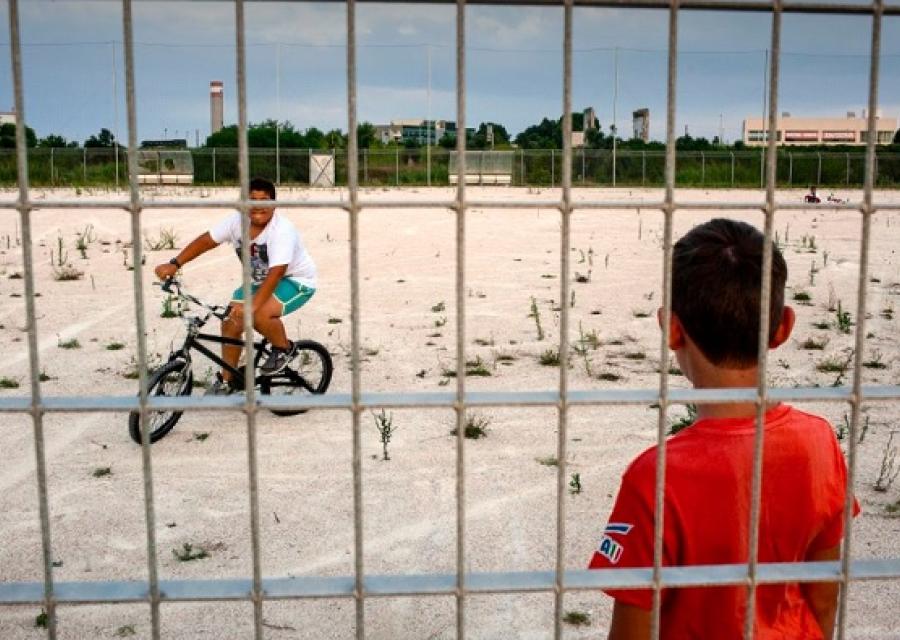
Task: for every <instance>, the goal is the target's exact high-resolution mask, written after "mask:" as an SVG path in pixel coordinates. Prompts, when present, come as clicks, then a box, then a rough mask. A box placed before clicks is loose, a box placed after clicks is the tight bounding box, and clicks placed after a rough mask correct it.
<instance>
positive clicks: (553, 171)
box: [550, 149, 556, 187]
mask: <svg viewBox="0 0 900 640" xmlns="http://www.w3.org/2000/svg"><path fill="white" fill-rule="evenodd" d="M550 186H551V187H554V186H556V151H554V150H553V149H550Z"/></svg>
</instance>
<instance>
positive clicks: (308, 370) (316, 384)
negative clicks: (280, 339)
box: [259, 340, 334, 416]
mask: <svg viewBox="0 0 900 640" xmlns="http://www.w3.org/2000/svg"><path fill="white" fill-rule="evenodd" d="M295 344H296V350H297V353H296V355H295V357H294V359H293V360H291V363H290V364H289V365H288V366H287V368H286V370H285V371H283V372H281V373H279V374H278V375H275V376H266V377H262V378H260V379H259V388H260V392H261V393H263V394H265V395H275V394H277V393H279V391H278V390H279V389H282V390H286V391H281V393H282V394H284V395H294V394H296V393H300V394H303V393H313V394H316V395H319V394H322V393H325V392H326V391H327V390H328V385H330V384H331V375H332V373H333V372H334V364H333V363H332V360H331V354H330V353H328V349H326V348H325V347H324V346H323V345H321V344H319V343H318V342H315V341H314V340H298V341H297V342H296V343H295ZM296 377H299V378H302V379H303V381H304V382H305V383H306V384H305V385H304V384H298V383H297V382H296ZM270 411H271V412H272V413H273V414H275V415H276V416H295V415H297V414H300V413H306V412H307V409H270Z"/></svg>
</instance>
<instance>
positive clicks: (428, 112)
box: [425, 43, 432, 187]
mask: <svg viewBox="0 0 900 640" xmlns="http://www.w3.org/2000/svg"><path fill="white" fill-rule="evenodd" d="M425 53H426V56H425V57H426V58H427V60H428V91H427V93H426V105H425V163H426V165H427V166H426V173H427V176H428V177H427V181H428V186H429V187H430V186H431V127H432V124H431V44H430V43H429V44H426V45H425Z"/></svg>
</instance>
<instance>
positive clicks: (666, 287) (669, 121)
mask: <svg viewBox="0 0 900 640" xmlns="http://www.w3.org/2000/svg"><path fill="white" fill-rule="evenodd" d="M678 1H679V0H670V3H669V48H668V54H667V55H668V63H669V65H668V78H667V86H666V170H665V178H666V193H665V198H664V204H663V216H664V231H663V301H662V303H663V318H662V332H661V334H662V335H660V346H659V358H660V360H659V362H660V367H659V400H658V403H659V415H658V416H657V417H658V420H657V424H656V443H657V451H658V453H657V456H656V486H655V488H654V508H655V510H656V511H655V517H654V520H653V611H652V614H651V622H650V637H651V638H652V639H653V640H657V639H658V638H659V635H660V619H661V609H662V582H661V581H662V560H663V527H664V525H665V518H664V515H665V511H664V509H665V481H666V427H667V424H666V413H667V411H668V407H669V367H667V366H665V365H664V364H663V363H666V362H668V361H669V330H670V327H669V324H670V321H671V318H672V218H673V215H674V213H675V161H676V156H675V95H676V94H675V90H676V76H677V72H678Z"/></svg>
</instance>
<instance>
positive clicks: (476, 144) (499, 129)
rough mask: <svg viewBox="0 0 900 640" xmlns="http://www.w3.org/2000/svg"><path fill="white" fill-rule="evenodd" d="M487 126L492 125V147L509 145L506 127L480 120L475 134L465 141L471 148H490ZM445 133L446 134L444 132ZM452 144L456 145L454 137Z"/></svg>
mask: <svg viewBox="0 0 900 640" xmlns="http://www.w3.org/2000/svg"><path fill="white" fill-rule="evenodd" d="M488 126H491V127H493V130H494V131H493V133H494V147H508V146H509V132H507V131H506V127H504V126H503V125H502V124H497V123H496V122H482V123H481V124H480V125H478V129H476V130H475V134H474V135H473V136H471V137H470V138H469V139H468V140H467V142H468V146H469V148H471V149H490V148H491V143H490V141H489V140H488V137H487V130H488ZM445 135H446V134H445ZM453 145H454V146H455V145H456V137H455V136H454V137H453Z"/></svg>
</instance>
